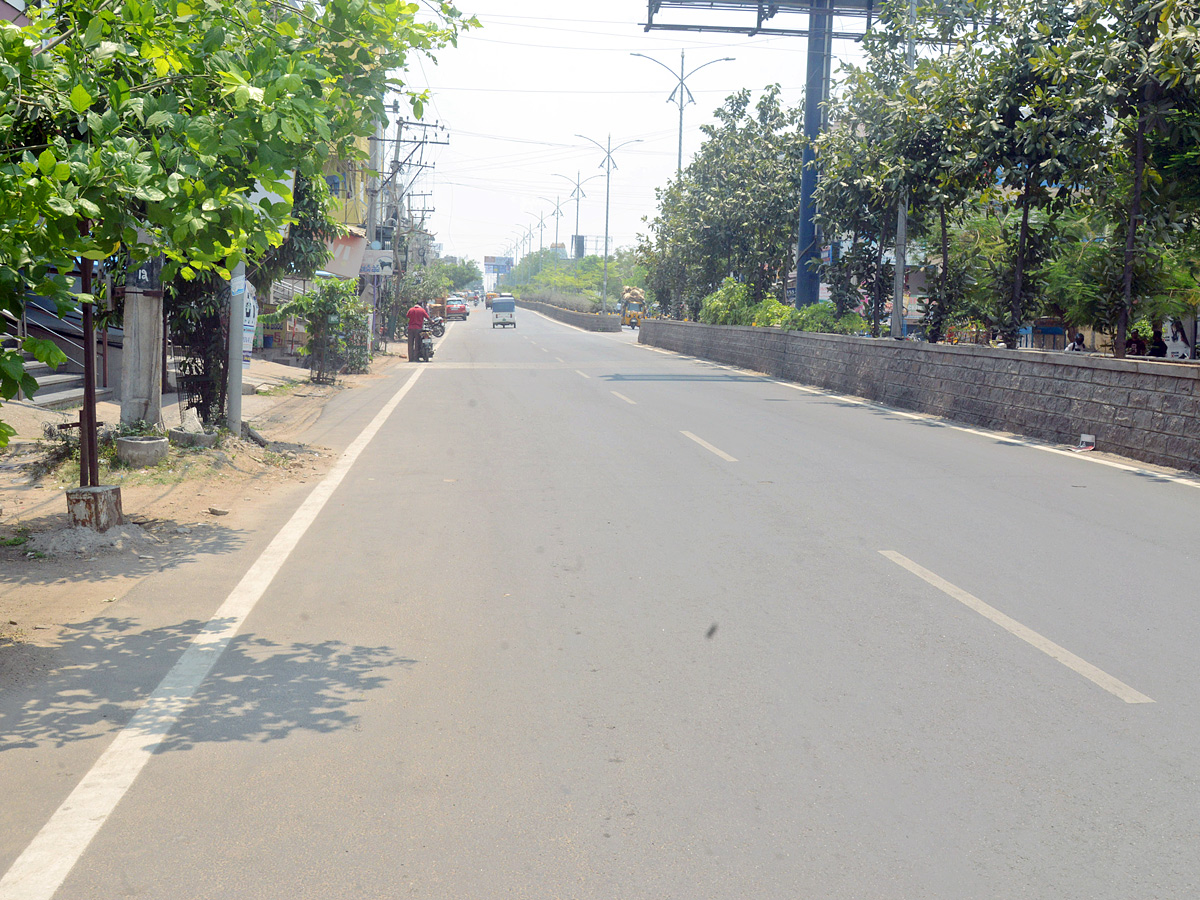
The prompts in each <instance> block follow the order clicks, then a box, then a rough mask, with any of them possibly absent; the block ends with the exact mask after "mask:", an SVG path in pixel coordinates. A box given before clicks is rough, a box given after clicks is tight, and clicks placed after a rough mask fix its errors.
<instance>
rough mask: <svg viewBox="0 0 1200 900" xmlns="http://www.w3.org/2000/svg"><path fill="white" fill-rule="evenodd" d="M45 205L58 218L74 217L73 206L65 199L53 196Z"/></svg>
mask: <svg viewBox="0 0 1200 900" xmlns="http://www.w3.org/2000/svg"><path fill="white" fill-rule="evenodd" d="M46 205H47V206H48V207H50V209H52V210H54V212H56V213H58V214H59V215H60V216H73V215H75V204H74V203H72V202H71V201H70V200H68V199H67V198H66V197H58V196H53V197H50V198H49V199H48V200H47V201H46Z"/></svg>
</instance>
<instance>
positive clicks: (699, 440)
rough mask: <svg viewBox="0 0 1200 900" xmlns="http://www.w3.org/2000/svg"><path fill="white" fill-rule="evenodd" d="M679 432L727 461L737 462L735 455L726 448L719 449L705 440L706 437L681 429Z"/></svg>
mask: <svg viewBox="0 0 1200 900" xmlns="http://www.w3.org/2000/svg"><path fill="white" fill-rule="evenodd" d="M679 433H680V434H682V435H683V436H684V437H685V438H688V439H689V440H693V441H695V442H696V443H697V444H699V445H700V446H701V447H703V448H704V449H705V450H708V451H709V452H711V453H715V454H716V455H717V456H719V457H721V459H723V460H725V462H737V460H736V459H735V458H734V457H732V456H730V455H729V454H728V453H726V452H725V451H724V450H718V449H717V448H716V447H714V446H713V445H712V444H710V443H709V442H708V441H706V440H704V438H698V437H696V436H695V435H694V434H692V433H691V432H690V431H681V432H679Z"/></svg>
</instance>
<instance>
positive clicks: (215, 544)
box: [0, 514, 248, 585]
mask: <svg viewBox="0 0 1200 900" xmlns="http://www.w3.org/2000/svg"><path fill="white" fill-rule="evenodd" d="M127 524H128V525H131V526H132V525H136V526H138V528H139V529H141V534H142V535H144V537H142V536H138V537H136V538H126V539H124V540H123V541H122V543H121V544H120V545H119V546H116V547H105V548H102V549H99V550H97V551H95V552H72V551H71V550H70V549H64V550H63V551H61V552H57V553H55V554H53V555H49V556H43V555H40V554H35V555H34V556H33V557H32V558H30V557H29V556H28V555H27V554H28V552H29V548H30V547H31V546H32V545H31V544H26V545H22V546H17V547H5V548H0V562H3V564H4V569H5V581H7V582H8V583H10V584H13V585H18V584H56V583H57V584H61V583H67V582H76V583H86V584H94V583H95V582H97V581H99V580H102V579H105V578H111V577H115V576H128V577H135V578H136V577H140V576H143V575H148V574H150V573H151V572H160V571H162V570H164V569H172V568H175V567H176V566H179V565H182V564H184V563H187V562H191V561H192V560H194V559H196V558H197V557H199V556H213V555H224V554H227V553H232V552H233V551H235V550H237V549H238V548H239V547H240V546H241V545H242V544H243V543H245V540H246V535H247V533H248V532H247V531H246V530H244V529H239V528H230V527H228V526H225V525H217V524H215V523H207V522H204V523H199V524H193V525H181V524H180V523H178V522H175V521H174V520H170V519H146V518H138V519H136V520H133V519H131V520H130V521H129V522H128V523H127ZM22 525H23V527H24V528H26V529H27V530H28V531H29V532H30V533H31V534H33V535H37V536H44V535H49V536H51V537H53V536H54V535H56V534H57V535H63V536H65V537H64V541H65V540H66V538H67V537H69V536H70V534H71V532H72V529H70V528H69V523H68V522H67V517H66V514H62V515H52V516H43V517H41V518H37V519H30V520H28V521H26V522H24V523H22Z"/></svg>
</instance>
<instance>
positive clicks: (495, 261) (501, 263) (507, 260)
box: [483, 256, 513, 275]
mask: <svg viewBox="0 0 1200 900" xmlns="http://www.w3.org/2000/svg"><path fill="white" fill-rule="evenodd" d="M512 267H513V258H512V257H511V256H485V257H484V258H483V274H484V275H507V274H508V273H509V272H511V271H512Z"/></svg>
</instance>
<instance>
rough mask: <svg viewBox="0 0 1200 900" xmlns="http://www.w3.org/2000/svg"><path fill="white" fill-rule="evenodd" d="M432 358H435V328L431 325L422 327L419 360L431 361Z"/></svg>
mask: <svg viewBox="0 0 1200 900" xmlns="http://www.w3.org/2000/svg"><path fill="white" fill-rule="evenodd" d="M431 359H433V330H432V327H431V326H426V327H425V328H422V329H421V335H420V338H419V339H418V341H417V360H418V361H420V362H429V361H430V360H431Z"/></svg>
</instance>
